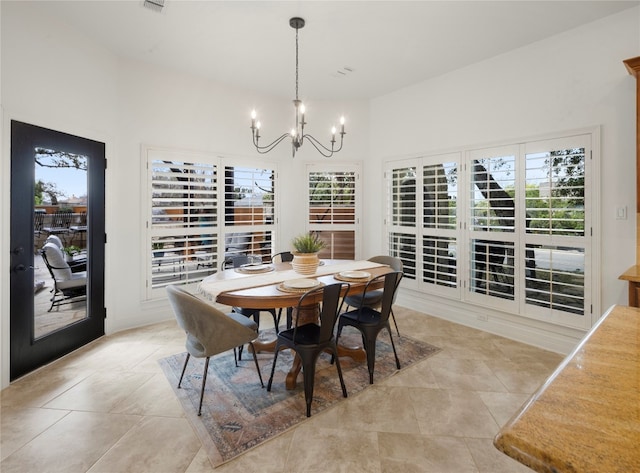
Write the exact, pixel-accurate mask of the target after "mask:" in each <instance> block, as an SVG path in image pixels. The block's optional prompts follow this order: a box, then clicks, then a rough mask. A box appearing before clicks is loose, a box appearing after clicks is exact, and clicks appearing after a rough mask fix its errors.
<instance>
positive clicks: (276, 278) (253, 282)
mask: <svg viewBox="0 0 640 473" xmlns="http://www.w3.org/2000/svg"><path fill="white" fill-rule="evenodd" d="M380 266H385V265H384V264H380V263H374V262H372V261H367V260H361V261H344V262H339V263H334V264H324V265H322V266H318V270H317V271H316V273H315V274H312V275H305V276H303V275H301V274H298V273H296V272H295V271H294V270H293V269H289V270H285V271H274V272H272V273H262V274H246V275H245V274H243V275H241V276H240V277H237V278H233V279H218V275H217V274H212V275H211V276H209V277H207V278H205V279H203V280H202V281H201V282H200V284H198V289H197V291H198V293H199V294H201V295H202V296H203V297H205V298H207V299H209V300H210V301H215V300H216V297H218V294H220V293H221V292H227V291H236V290H238V289H248V288H251V287H258V286H268V285H270V284H279V283H281V282H283V281H288V280H290V279H300V278H302V277H305V278H309V277H318V276H326V275H327V274H336V273H339V272H341V271H357V270H360V269H367V268H377V267H380Z"/></svg>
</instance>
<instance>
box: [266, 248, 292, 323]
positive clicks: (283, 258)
mask: <svg viewBox="0 0 640 473" xmlns="http://www.w3.org/2000/svg"><path fill="white" fill-rule="evenodd" d="M291 261H293V253H291V252H290V251H281V252H280V253H276V254H275V255H273V256H272V257H271V262H272V263H290V262H291ZM292 311H293V308H292V307H287V328H291V322H292V318H291V312H292ZM281 318H282V307H280V309H278V321H280V319H281Z"/></svg>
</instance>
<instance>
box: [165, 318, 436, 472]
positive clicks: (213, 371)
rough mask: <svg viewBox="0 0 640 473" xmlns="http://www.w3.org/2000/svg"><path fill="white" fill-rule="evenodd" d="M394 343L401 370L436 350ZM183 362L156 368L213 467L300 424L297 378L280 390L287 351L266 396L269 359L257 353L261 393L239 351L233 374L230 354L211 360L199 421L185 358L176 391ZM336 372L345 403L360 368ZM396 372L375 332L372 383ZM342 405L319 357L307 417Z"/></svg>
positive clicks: (326, 361) (196, 369)
mask: <svg viewBox="0 0 640 473" xmlns="http://www.w3.org/2000/svg"><path fill="white" fill-rule="evenodd" d="M348 330H350V329H345V331H344V332H343V336H342V337H341V343H342V341H344V342H345V345H346V346H355V345H358V344H359V343H358V342H360V338H359V334H357V332H356V333H347V331H348ZM273 337H274V333H273V331H271V332H269V331H265V332H263V333H261V337H260V338H261V339H266V340H269V339H270V338H273ZM394 341H395V343H396V349H397V351H398V357H399V358H400V364H401V366H402V368H406V367H408V366H411V365H412V364H414V363H416V362H418V361H420V360H423V359H425V358H427V357H429V356H431V355H433V354H435V353H437V352H438V351H440V349H439V348H436V347H434V346H431V345H429V344H427V343H423V342H419V341H416V340H413V339H411V338H408V337H406V336H402V337H397V336H394ZM185 355H186V354H185V353H180V354H178V355H173V356H170V357H167V358H164V359H162V360H159V363H160V365H161V367H162V369H163V371H164V373H165V375H166V376H167V379H168V381H169V383H171V386H172V388H173V390H174V392H175V393H176V396H177V397H178V398H179V399H180V401H181V403H182V406H183V408H184V410H185V413H186V416H187V418H188V419H189V420H190V422H191V423H192V425H193V427H194V429H195V431H196V432H197V434H198V436H199V438H200V440H201V442H202V444H203V446H204V447H205V450H206V452H207V454H208V456H209V458H210V460H211V463H212V464H213V466H214V467H216V466H219V465H220V464H222V463H225V462H227V461H229V460H231V459H232V458H234V457H236V456H238V455H240V454H242V453H244V452H246V451H247V450H248V449H250V448H252V447H255V446H257V445H259V444H260V443H262V442H264V441H265V440H268V439H270V438H272V437H274V436H276V435H278V434H281V433H283V432H285V431H286V430H288V429H289V428H291V427H293V426H294V425H296V424H298V423H299V422H303V421H304V420H306V419H307V417H306V415H305V412H306V404H305V400H304V387H303V383H302V373H300V374H299V375H298V383H297V386H296V389H295V390H292V391H287V390H286V389H285V385H284V382H285V376H286V374H287V371H288V370H289V367H290V366H291V363H292V360H293V355H292V353H291V350H283V351H282V352H280V354H279V355H278V364H277V366H276V372H275V376H274V378H273V385H272V388H271V392H267V390H266V385H267V382H268V379H269V374H270V373H271V366H272V363H273V354H272V353H259V354H258V362H259V364H260V368H261V372H262V377H263V379H264V384H265V388H264V389H263V388H261V387H260V380H259V379H258V373H257V372H256V367H255V364H254V362H253V357H252V356H251V354H250V353H246V350H245V353H244V354H243V356H242V360H241V361H240V362H238V367H236V366H235V362H234V357H233V351H229V352H227V353H223V354H221V355H218V356H216V357H214V358H211V361H210V363H209V372H208V374H207V385H206V388H205V393H204V401H203V404H202V416H200V417H198V415H197V411H198V402H199V400H200V386H201V385H202V384H201V383H202V372H203V369H204V360H203V359H196V358H193V357H192V358H191V359H190V360H189V365H188V366H187V371H186V373H185V377H184V379H183V380H182V387H181V388H180V389H177V388H176V386H177V384H178V379H179V378H180V372H181V370H182V365H183V363H184V359H185ZM340 365H341V367H342V370H343V376H344V380H345V384H346V386H347V392H348V394H349V396H350V397H351V396H353V395H355V394H357V393H359V392H361V391H362V390H364V389H366V388H367V387H368V386H369V373H368V371H367V365H366V362H365V363H360V362H355V361H353V360H351V359H350V358H348V357H341V358H340ZM396 372H397V370H396V367H395V361H394V357H393V351H392V349H391V344H390V343H389V336H388V334H387V333H386V331H383V332H382V333H381V335H380V337H378V342H377V346H376V366H375V381H376V382H380V381H382V380H383V379H385V378H387V377H389V376H391V375H393V374H394V373H396ZM342 400H345V398H343V397H342V391H341V389H340V381H339V379H338V373H337V371H336V368H335V366H332V365H331V364H330V356H329V355H328V354H322V355H321V356H320V359H319V360H318V363H317V366H316V378H315V386H314V392H313V403H312V405H311V416H312V417H313V416H314V415H317V414H318V413H319V412H321V411H323V410H325V409H327V408H329V407H330V406H332V405H335V404H337V403H338V402H340V401H342Z"/></svg>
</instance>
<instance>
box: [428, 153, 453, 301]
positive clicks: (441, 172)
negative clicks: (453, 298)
mask: <svg viewBox="0 0 640 473" xmlns="http://www.w3.org/2000/svg"><path fill="white" fill-rule="evenodd" d="M422 162H423V165H422V227H423V228H422V281H423V282H425V283H427V284H430V285H433V286H435V287H434V290H435V291H438V292H440V291H441V290H443V291H447V290H451V289H456V290H457V287H458V274H457V271H458V267H457V248H458V218H457V215H458V185H457V179H458V174H459V173H458V168H459V162H460V153H454V154H449V155H439V156H433V157H430V158H425V159H424V160H423V161H422Z"/></svg>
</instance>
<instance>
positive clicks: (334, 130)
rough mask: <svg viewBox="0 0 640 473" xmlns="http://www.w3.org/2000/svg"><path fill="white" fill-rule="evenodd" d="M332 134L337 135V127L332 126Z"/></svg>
mask: <svg viewBox="0 0 640 473" xmlns="http://www.w3.org/2000/svg"><path fill="white" fill-rule="evenodd" d="M331 134H332V135H334V136H335V134H336V127H335V126H332V127H331Z"/></svg>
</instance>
